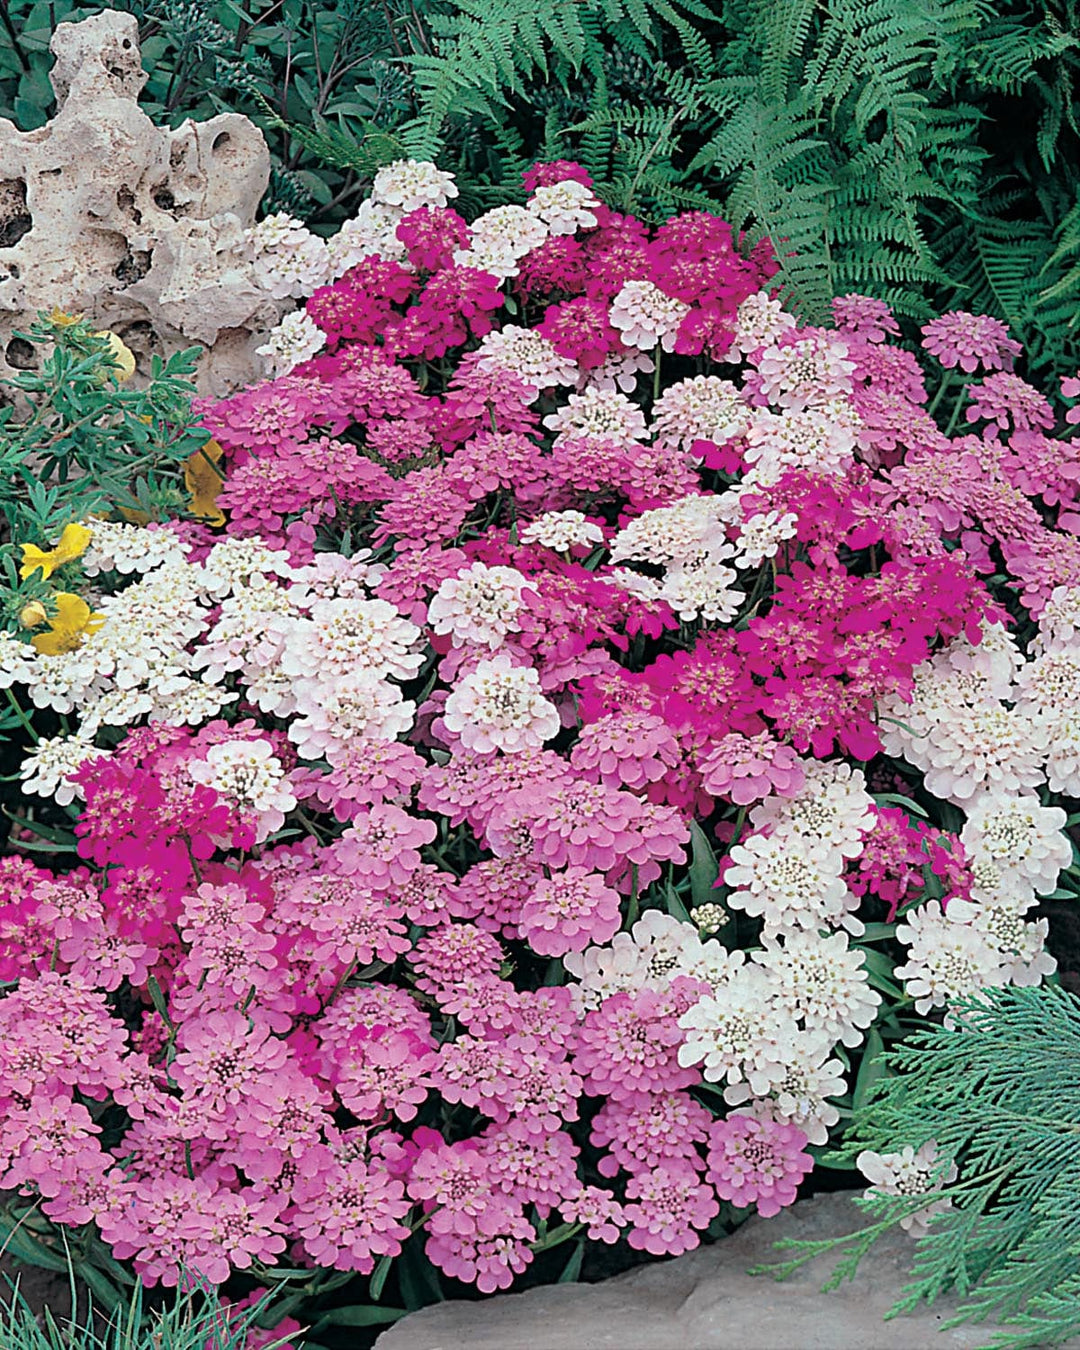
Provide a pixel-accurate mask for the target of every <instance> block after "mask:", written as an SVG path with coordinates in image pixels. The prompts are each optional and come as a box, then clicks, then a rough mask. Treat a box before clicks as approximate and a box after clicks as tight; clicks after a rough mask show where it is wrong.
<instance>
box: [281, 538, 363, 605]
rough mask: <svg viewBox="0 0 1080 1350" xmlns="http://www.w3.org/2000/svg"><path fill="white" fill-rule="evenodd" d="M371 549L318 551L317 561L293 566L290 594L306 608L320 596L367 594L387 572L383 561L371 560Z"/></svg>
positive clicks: (296, 603)
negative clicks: (345, 552)
mask: <svg viewBox="0 0 1080 1350" xmlns="http://www.w3.org/2000/svg"><path fill="white" fill-rule="evenodd" d="M370 558H371V549H369V548H363V549H359V550H358V551H357V552H356V553H354V554H353V555H352V556H351V557H349V558H346V557H343V556H342V554H340V553H316V555H315V558H314V561H312V562H310V563H308V564H307V565H306V566H305V567H296V568H294V569H293V584H292V585H291V586H290V587H289V591H288V596H289V600H290V602H291V603H292V604H294V605H296V606H297V607H298V608H300V609H305V608H307V607H309V606H310V605H312V604H313V603H314V602H315V601H316V600H337V599H339V598H340V597H342V596H358V597H360V598H366V596H367V592H368V591H369V590H370V589H371V588H372V587H374V586H377V585H378V584H379V582H380V581H381V580H382V578H383V577H384V576H385V575H386V572H387V568H386V566H385V565H384V564H383V563H375V562H370V561H369V559H370Z"/></svg>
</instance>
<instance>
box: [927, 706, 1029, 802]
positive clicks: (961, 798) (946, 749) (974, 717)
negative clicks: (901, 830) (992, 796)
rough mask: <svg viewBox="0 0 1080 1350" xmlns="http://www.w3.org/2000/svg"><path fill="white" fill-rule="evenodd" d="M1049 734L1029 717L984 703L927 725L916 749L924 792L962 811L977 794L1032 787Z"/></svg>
mask: <svg viewBox="0 0 1080 1350" xmlns="http://www.w3.org/2000/svg"><path fill="white" fill-rule="evenodd" d="M1050 733H1051V728H1050V725H1049V724H1048V723H1047V721H1046V719H1045V717H1042V716H1041V715H1040V714H1038V713H1037V712H1035V711H1032V712H1030V713H1029V712H1026V711H1022V710H1021V709H1019V708H1005V707H1003V706H1002V705H1001V704H996V703H987V704H983V705H982V706H981V707H979V708H975V709H970V710H968V709H965V710H962V711H961V710H956V711H951V710H950V712H949V713H948V714H947V715H945V716H943V717H942V718H941V719H940V720H939V721H937V722H936V723H935V724H934V725H932V726H931V727H930V728H929V730H928V732H927V735H926V743H925V745H924V746H923V747H920V749H921V756H922V759H923V762H924V764H925V771H924V772H925V782H926V787H927V790H928V791H930V792H932V793H933V794H934V796H935V797H940V798H941V799H942V800H943V801H948V802H954V803H955V804H956V805H957V806H963V805H964V804H965V803H966V802H968V801H970V800H971V798H972V797H974V796H975V795H976V793H979V792H999V793H1008V792H1017V791H1019V790H1020V789H1021V788H1033V787H1038V785H1039V784H1040V783H1042V781H1043V779H1044V778H1045V777H1046V775H1045V773H1044V771H1043V766H1044V763H1045V761H1046V756H1047V751H1048V749H1049V745H1050Z"/></svg>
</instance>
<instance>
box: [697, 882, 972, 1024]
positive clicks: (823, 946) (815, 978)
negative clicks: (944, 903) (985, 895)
mask: <svg viewBox="0 0 1080 1350" xmlns="http://www.w3.org/2000/svg"><path fill="white" fill-rule="evenodd" d="M949 909H950V916H951V910H952V906H951V905H950V906H949ZM695 912H696V911H695ZM753 959H754V960H755V961H756V962H757V963H758V964H759V965H761V966H763V967H764V968H765V969H766V970H767V971H769V973H770V974H771V976H772V978H773V997H774V998H775V999H776V1001H777V1002H778V1003H779V1005H780V1006H781V1007H783V1008H786V1009H787V1011H788V1012H790V1013H791V1015H792V1017H795V1018H798V1019H799V1021H801V1022H802V1023H803V1025H804V1026H805V1027H806V1029H807V1030H808V1031H821V1032H824V1033H826V1034H827V1035H828V1037H829V1041H830V1044H835V1042H836V1041H843V1043H844V1044H845V1045H848V1046H855V1045H858V1044H859V1043H860V1042H861V1041H862V1039H863V1035H864V1033H865V1029H866V1028H867V1027H868V1026H869V1025H870V1024H871V1022H873V1020H874V1017H875V1015H876V1013H877V1009H878V1006H879V1005H880V1003H881V995H880V994H879V993H877V991H876V990H874V989H871V988H870V985H869V983H868V982H867V972H866V966H865V964H864V962H865V953H863V952H861V951H850V950H849V949H848V936H847V934H846V933H833V934H830V935H829V936H828V937H822V936H821V935H820V934H819V933H818V932H817V931H814V930H812V931H810V932H799V933H789V934H788V935H787V937H786V938H785V939H784V942H783V945H782V946H781V945H780V944H779V943H775V942H773V943H769V944H767V945H766V950H765V951H763V952H755V953H754V958H753Z"/></svg>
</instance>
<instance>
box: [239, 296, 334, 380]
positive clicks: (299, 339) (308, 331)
mask: <svg viewBox="0 0 1080 1350" xmlns="http://www.w3.org/2000/svg"><path fill="white" fill-rule="evenodd" d="M325 343H326V334H325V333H324V332H323V331H322V329H321V328H319V327H318V325H317V324H316V323H315V320H314V319H313V318H312V317H311V315H310V314H308V312H307V310H304V309H296V310H293V312H292V313H291V314H286V315H285V317H284V318H283V319H282V320H281V322H280V323H279V324H278V326H277V327H276V328H271V330H270V332H269V333H268V334H267V335H266V341H265V342H264V343H263V345H262V346H261V347H256V348H255V351H256V353H257V354H258V355H259V356H265V357H266V365H267V368H268V371H269V374H270V375H271V376H273V377H275V378H276V377H278V376H280V375H288V373H289V372H290V371H291V370H292V369H293V368H294V367H296V366H298V365H299V364H300V363H301V361H307V360H308V359H309V358H310V357H312V356H314V355H315V353H316V352H318V351H321V350H322V348H323V346H324V345H325Z"/></svg>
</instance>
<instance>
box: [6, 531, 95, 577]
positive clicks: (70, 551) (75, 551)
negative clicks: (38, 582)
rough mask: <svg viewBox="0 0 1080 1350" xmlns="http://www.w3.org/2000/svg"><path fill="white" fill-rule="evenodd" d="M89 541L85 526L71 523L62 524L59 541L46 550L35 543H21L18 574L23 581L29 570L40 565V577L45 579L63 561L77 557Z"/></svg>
mask: <svg viewBox="0 0 1080 1350" xmlns="http://www.w3.org/2000/svg"><path fill="white" fill-rule="evenodd" d="M89 542H90V531H89V530H88V529H87V528H86V526H85V525H75V524H71V525H65V526H64V532H63V534H62V535H61V536H60V542H59V543H58V544H57V545H56V546H55V547H54V548H51V549H49V550H48V551H47V552H46V551H45V550H44V549H40V548H38V546H37V544H23V546H22V551H23V561H22V566H21V567H20V568H19V576H20V577H22V579H23V581H25V580H26V578H27V577H28V576H29V575H30V573H31V572H36V571H37V569H38V568H39V567H40V568H41V575H42V578H43V579H44V580H46V581H47V580H48V579H49V577H51V576H52V574H53V573H54V572H55V571H56V569H57V568H58V567H63V565H64V563H69V562H73V561H74V560H75V559H76V558H78V557H79V556H80V555H81V554H82V553H83V552H84V550H85V549H86V546H87V544H89Z"/></svg>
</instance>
